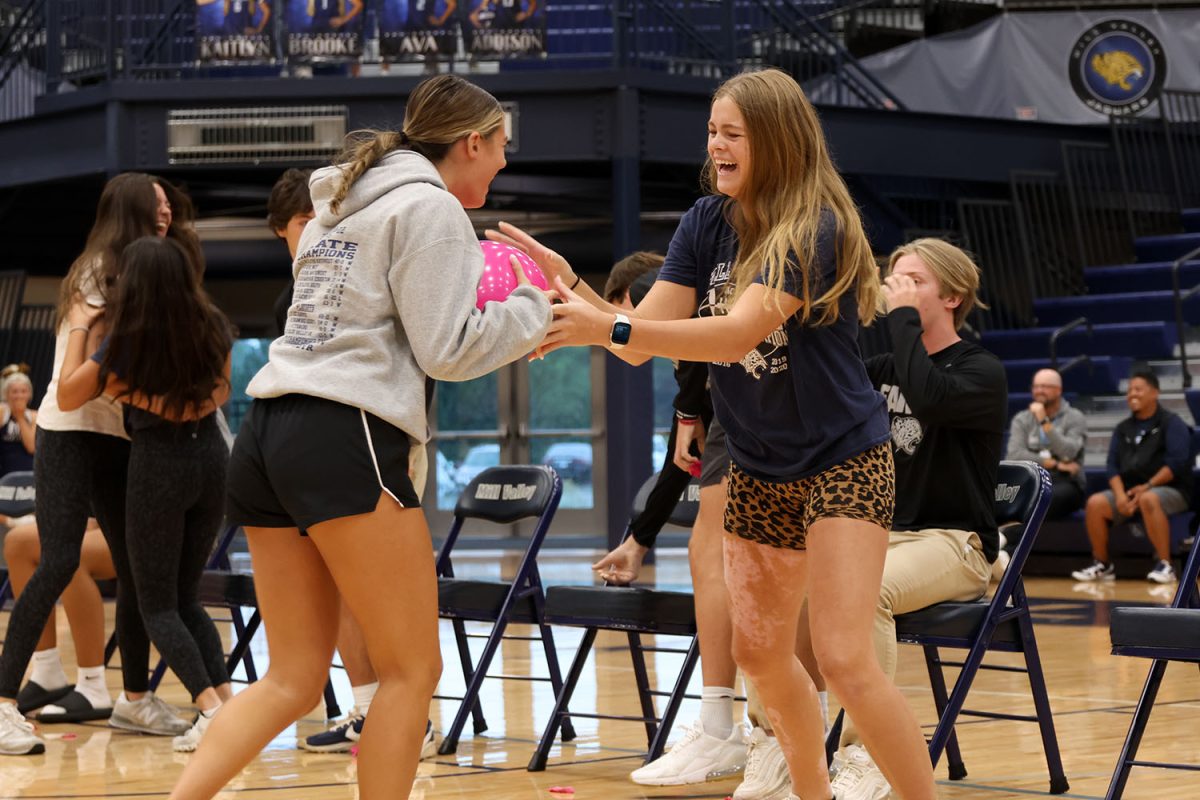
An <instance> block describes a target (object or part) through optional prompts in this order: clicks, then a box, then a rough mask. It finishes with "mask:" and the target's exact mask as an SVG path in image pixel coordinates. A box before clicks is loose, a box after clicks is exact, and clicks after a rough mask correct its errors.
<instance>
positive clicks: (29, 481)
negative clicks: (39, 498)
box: [0, 472, 35, 608]
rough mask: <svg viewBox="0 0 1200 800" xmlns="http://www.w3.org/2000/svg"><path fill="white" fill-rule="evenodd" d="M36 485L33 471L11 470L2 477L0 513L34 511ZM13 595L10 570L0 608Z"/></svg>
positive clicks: (19, 514)
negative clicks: (34, 485)
mask: <svg viewBox="0 0 1200 800" xmlns="http://www.w3.org/2000/svg"><path fill="white" fill-rule="evenodd" d="M34 495H35V492H34V487H33V473H32V472H10V473H8V474H7V475H5V476H4V477H2V478H0V514H3V515H4V516H6V517H23V516H25V515H26V514H32V513H33V505H34ZM11 597H12V582H11V581H10V580H9V578H8V572H7V571H6V572H5V573H4V582H3V583H0V608H4V604H5V603H7V602H8V600H9V598H11Z"/></svg>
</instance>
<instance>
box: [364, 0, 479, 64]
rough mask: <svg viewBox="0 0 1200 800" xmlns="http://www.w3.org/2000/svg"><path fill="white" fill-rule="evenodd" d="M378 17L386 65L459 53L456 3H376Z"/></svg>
mask: <svg viewBox="0 0 1200 800" xmlns="http://www.w3.org/2000/svg"><path fill="white" fill-rule="evenodd" d="M378 13H379V54H380V56H381V57H382V58H383V59H384V60H385V61H409V60H416V59H420V58H423V57H429V56H435V57H436V56H452V55H454V53H455V52H456V51H457V50H458V29H459V27H460V17H459V6H458V0H379V6H378Z"/></svg>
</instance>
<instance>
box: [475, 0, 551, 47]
mask: <svg viewBox="0 0 1200 800" xmlns="http://www.w3.org/2000/svg"><path fill="white" fill-rule="evenodd" d="M468 8H469V11H468V13H467V24H466V25H465V26H464V28H463V43H464V45H465V46H466V48H467V54H468V55H472V56H476V57H479V56H482V57H484V58H504V57H506V56H530V55H540V54H542V53H545V52H546V0H468Z"/></svg>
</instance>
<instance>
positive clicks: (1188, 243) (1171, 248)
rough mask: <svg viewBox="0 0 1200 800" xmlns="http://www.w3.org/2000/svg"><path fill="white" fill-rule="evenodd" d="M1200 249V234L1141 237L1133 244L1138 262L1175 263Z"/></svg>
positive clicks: (1192, 232) (1193, 232)
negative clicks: (1190, 252) (1192, 251)
mask: <svg viewBox="0 0 1200 800" xmlns="http://www.w3.org/2000/svg"><path fill="white" fill-rule="evenodd" d="M1198 247H1200V232H1195V231H1191V232H1188V233H1171V234H1167V235H1166V236H1141V237H1139V238H1138V239H1137V240H1135V241H1134V243H1133V250H1134V253H1136V254H1137V260H1138V262H1139V263H1140V262H1143V261H1174V260H1175V259H1177V258H1179V257H1180V256H1182V255H1185V254H1186V253H1188V252H1189V251H1191V250H1195V249H1196V248H1198Z"/></svg>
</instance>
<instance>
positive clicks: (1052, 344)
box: [1046, 317, 1094, 373]
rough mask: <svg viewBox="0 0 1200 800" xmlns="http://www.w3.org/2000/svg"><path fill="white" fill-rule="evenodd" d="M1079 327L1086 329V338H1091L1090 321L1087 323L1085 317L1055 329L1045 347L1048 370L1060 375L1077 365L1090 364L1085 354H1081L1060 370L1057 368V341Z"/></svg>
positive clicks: (1089, 359)
mask: <svg viewBox="0 0 1200 800" xmlns="http://www.w3.org/2000/svg"><path fill="white" fill-rule="evenodd" d="M1080 327H1085V328H1087V333H1088V338H1089V339H1090V338H1092V336H1093V335H1094V334H1093V331H1092V323H1091V322H1090V321H1088V318H1087V317H1079V318H1077V319H1073V320H1071V321H1070V322H1068V323H1067V324H1066V325H1063V326H1062V327H1060V328H1056V329H1055V330H1054V331H1053V332H1052V333H1051V334H1050V339H1049V341H1048V342H1047V344H1046V346H1047V349H1048V350H1049V351H1050V368H1051V369H1056V370H1058V371H1059V372H1060V373H1061V372H1066V371H1067V370H1069V369H1072V368H1074V367H1075V366H1076V365H1078V364H1082V363H1090V362H1091V358H1090V357H1089V356H1088V354H1087V353H1081V354H1079V355H1077V356H1075V357H1074V358H1072V359H1071V360H1070V361H1069V362H1067V364H1066V365H1064V366H1063V368H1062V369H1059V367H1058V340H1059V339H1061V338H1062V337H1063V336H1065V335H1067V334H1068V333H1070V332H1071V331H1073V330H1076V329H1077V328H1080Z"/></svg>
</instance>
